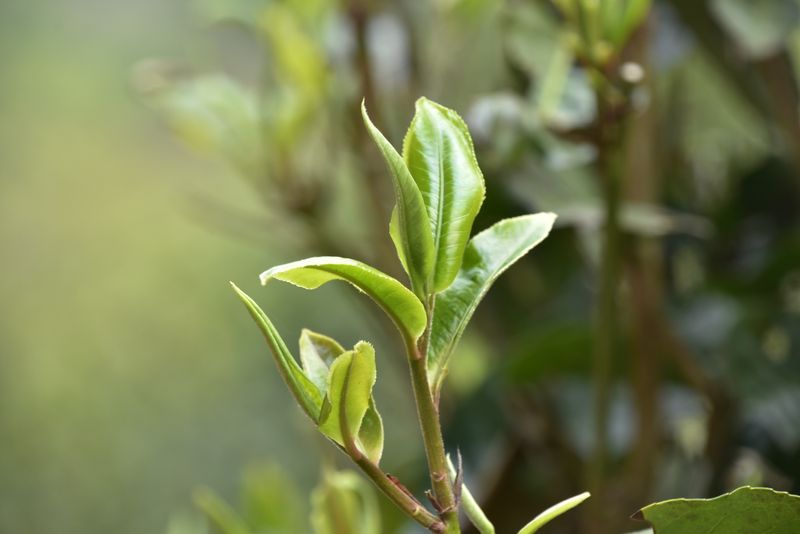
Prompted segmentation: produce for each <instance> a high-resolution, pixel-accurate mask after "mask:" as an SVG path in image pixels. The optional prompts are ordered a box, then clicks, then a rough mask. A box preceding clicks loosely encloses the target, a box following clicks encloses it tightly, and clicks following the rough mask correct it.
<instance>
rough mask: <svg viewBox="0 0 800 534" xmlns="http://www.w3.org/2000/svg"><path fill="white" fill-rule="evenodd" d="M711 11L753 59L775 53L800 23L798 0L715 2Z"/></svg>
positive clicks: (730, 0) (728, 0) (733, 0)
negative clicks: (799, 22)
mask: <svg viewBox="0 0 800 534" xmlns="http://www.w3.org/2000/svg"><path fill="white" fill-rule="evenodd" d="M710 5H711V8H712V10H713V12H714V14H715V15H716V17H717V18H718V19H719V21H720V23H721V24H722V25H723V26H724V27H725V29H726V30H728V32H730V33H731V34H732V35H733V37H734V39H735V40H736V42H737V44H738V45H739V46H740V48H741V49H742V50H743V51H744V52H745V53H746V54H747V55H748V56H750V57H752V58H762V57H766V56H769V55H771V54H774V53H775V52H776V51H777V50H778V49H779V48H781V47H782V46H783V45H784V44H785V42H786V40H787V39H788V38H789V35H791V33H792V32H794V31H795V30H796V29H797V24H798V21H800V8H799V7H798V4H797V2H796V1H794V0H757V1H753V0H713V1H712V2H711V3H710Z"/></svg>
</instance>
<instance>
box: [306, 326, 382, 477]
mask: <svg viewBox="0 0 800 534" xmlns="http://www.w3.org/2000/svg"><path fill="white" fill-rule="evenodd" d="M376 377H377V373H376V369H375V350H374V349H373V348H372V345H370V344H369V343H366V342H364V341H361V342H359V343H358V344H356V346H355V348H354V349H353V350H351V351H347V352H344V353H343V354H341V355H340V356H339V357H338V358H336V361H334V362H333V365H332V366H331V371H330V375H329V377H328V393H327V396H326V397H325V401H324V407H323V409H322V413H321V415H320V421H319V429H320V432H322V433H323V434H325V435H326V436H328V437H329V438H330V439H332V440H333V441H335V442H336V443H338V444H340V445H342V446H344V447H347V446H348V443H347V442H348V441H349V440H355V443H354V444H355V445H356V446H357V447H358V448H359V450H360V451H361V452H362V453H364V454H365V455H366V456H367V457H368V458H369V459H370V460H372V461H373V462H374V463H378V461H379V460H380V457H381V454H382V452H383V423H382V422H381V419H380V415H378V412H377V410H375V405H374V402H373V400H372V386H373V385H374V384H375V379H376ZM368 413H370V415H369V417H367V414H368ZM362 431H363V434H362Z"/></svg>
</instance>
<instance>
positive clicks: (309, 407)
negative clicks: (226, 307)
mask: <svg viewBox="0 0 800 534" xmlns="http://www.w3.org/2000/svg"><path fill="white" fill-rule="evenodd" d="M231 287H233V290H234V291H235V292H236V294H237V295H238V297H239V299H240V300H241V301H242V302H243V303H244V305H245V307H246V308H247V311H248V312H250V315H251V316H252V317H253V320H254V321H255V322H256V324H257V325H258V327H259V329H261V332H262V333H263V334H264V337H265V338H266V340H267V344H268V345H269V348H270V350H271V351H272V356H273V358H274V359H275V364H276V365H277V367H278V372H280V374H281V376H282V377H283V380H284V382H286V385H287V386H288V387H289V390H290V391H291V392H292V395H294V398H295V399H296V400H297V402H298V403H299V404H300V407H301V408H302V409H303V411H304V412H306V414H307V415H308V416H309V417H310V418H311V420H312V421H314V422H315V423H316V422H318V421H319V413H320V409H321V408H322V392H321V391H320V390H319V389H318V388H317V386H316V385H315V384H314V382H312V381H311V380H309V378H308V377H307V376H306V374H305V373H304V372H303V370H302V369H301V368H300V366H299V365H298V364H297V361H295V359H294V357H293V356H292V354H291V353H290V352H289V349H288V348H286V343H284V341H283V339H282V338H281V336H280V334H279V333H278V331H277V330H276V328H275V326H274V325H273V324H272V321H270V320H269V318H268V317H267V315H266V314H265V313H264V311H263V310H262V309H261V308H260V307H259V306H258V304H256V303H255V301H254V300H253V299H252V298H250V297H249V296H248V295H247V294H246V293H245V292H243V291H242V290H241V289H239V288H238V287H236V285H235V284H234V283H233V282H231Z"/></svg>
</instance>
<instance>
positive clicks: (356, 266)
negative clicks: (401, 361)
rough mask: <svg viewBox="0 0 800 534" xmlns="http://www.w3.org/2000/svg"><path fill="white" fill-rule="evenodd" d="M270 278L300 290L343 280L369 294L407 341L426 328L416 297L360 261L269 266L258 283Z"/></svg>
mask: <svg viewBox="0 0 800 534" xmlns="http://www.w3.org/2000/svg"><path fill="white" fill-rule="evenodd" d="M272 278H276V279H278V280H282V281H284V282H288V283H290V284H294V285H296V286H298V287H302V288H303V289H317V288H318V287H320V286H321V285H323V284H326V283H328V282H330V281H331V280H345V281H347V282H349V283H350V284H352V285H353V286H355V287H356V288H358V289H359V290H361V291H363V292H364V293H366V294H367V295H369V296H370V297H371V298H372V299H373V300H374V301H375V302H376V303H378V305H379V306H380V307H381V308H383V310H384V311H385V312H386V313H387V314H388V315H389V317H390V318H391V319H392V321H394V323H395V325H397V328H398V329H399V330H400V333H401V334H402V335H403V337H404V339H406V340H407V342H410V343H413V342H415V341H416V340H417V338H419V336H420V335H421V334H422V332H423V331H424V330H425V326H426V324H427V318H426V314H425V308H424V307H423V306H422V303H421V302H420V301H419V299H418V298H417V297H416V296H414V294H413V293H412V292H411V291H409V290H408V289H407V288H406V287H405V286H404V285H403V284H401V283H400V282H398V281H397V280H395V279H394V278H392V277H390V276H388V275H386V274H384V273H382V272H380V271H378V270H377V269H375V268H373V267H370V266H369V265H366V264H364V263H361V262H359V261H355V260H351V259H347V258H337V257H333V256H321V257H317V258H307V259H305V260H300V261H296V262H293V263H287V264H284V265H278V266H276V267H272V268H271V269H268V270H266V271H264V272H263V273H261V283H262V284H266V283H267V282H268V281H269V280H271V279H272Z"/></svg>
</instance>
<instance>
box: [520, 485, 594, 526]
mask: <svg viewBox="0 0 800 534" xmlns="http://www.w3.org/2000/svg"><path fill="white" fill-rule="evenodd" d="M590 496H591V495H590V494H589V492H588V491H585V492H583V493H581V494H580V495H576V496H574V497H570V498H569V499H567V500H564V501H561V502H560V503H558V504H554V505H553V506H551V507H550V508H548V509H547V510H545V511H544V512H542V513H541V514H539V515H537V516H536V517H535V518H534V519H533V521H531V522H530V523H528V524H527V525H525V526H524V527H522V528H521V529H520V531H519V533H518V534H533V533H534V532H536V531H537V530H539V529H540V528H542V527H543V526H545V525H546V524H547V523H549V522H550V521H552V520H553V519H555V518H556V517H558V516H560V515H561V514H563V513H564V512H567V511H569V510H572V509H573V508H575V507H576V506H578V505H579V504H580V503H582V502H583V501H585V500H586V499H588V498H589V497H590Z"/></svg>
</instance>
